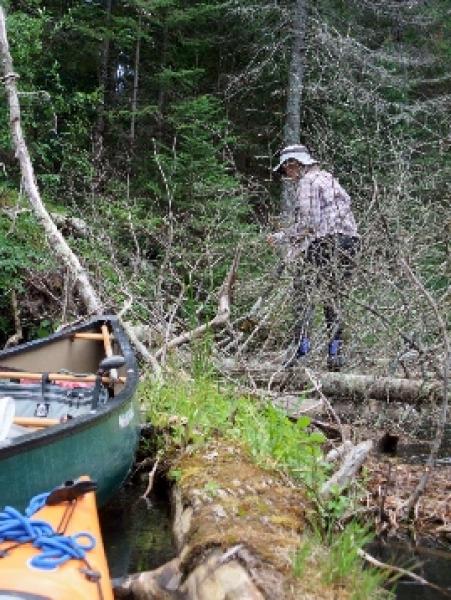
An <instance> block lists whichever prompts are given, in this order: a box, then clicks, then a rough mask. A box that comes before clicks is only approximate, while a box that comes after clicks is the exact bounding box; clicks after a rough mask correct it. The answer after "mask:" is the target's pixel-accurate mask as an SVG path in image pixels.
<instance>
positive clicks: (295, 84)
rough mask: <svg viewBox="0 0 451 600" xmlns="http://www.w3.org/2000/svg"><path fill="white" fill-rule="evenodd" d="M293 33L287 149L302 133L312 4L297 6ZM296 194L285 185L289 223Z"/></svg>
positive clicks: (285, 213) (284, 203)
mask: <svg viewBox="0 0 451 600" xmlns="http://www.w3.org/2000/svg"><path fill="white" fill-rule="evenodd" d="M293 5H294V6H293V8H294V15H293V32H292V40H293V45H292V50H291V60H290V72H289V74H288V88H287V104H286V117H285V125H284V130H283V143H284V146H289V145H290V144H299V141H300V129H301V109H302V91H303V87H304V71H305V34H306V30H307V15H308V0H295V1H294V2H293ZM293 199H294V194H293V190H292V189H291V187H290V185H289V182H288V181H284V182H283V184H282V215H283V217H284V218H285V219H288V220H289V219H290V218H291V217H292V216H293V210H294V206H293Z"/></svg>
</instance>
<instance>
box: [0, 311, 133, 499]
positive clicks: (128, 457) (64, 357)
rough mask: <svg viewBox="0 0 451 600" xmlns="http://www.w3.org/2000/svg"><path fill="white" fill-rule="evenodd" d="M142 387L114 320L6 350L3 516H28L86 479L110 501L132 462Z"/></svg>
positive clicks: (0, 395)
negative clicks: (10, 510)
mask: <svg viewBox="0 0 451 600" xmlns="http://www.w3.org/2000/svg"><path fill="white" fill-rule="evenodd" d="M111 355H113V356H111ZM105 357H107V358H106V360H105ZM108 357H109V358H108ZM121 357H122V358H121ZM137 382H138V368H137V364H136V360H135V357H134V354H133V351H132V349H131V346H130V343H129V340H128V338H127V337H126V335H125V333H124V331H123V330H122V328H121V327H120V325H119V323H118V320H117V318H116V317H114V316H110V315H105V316H101V317H96V318H93V319H90V320H88V321H85V322H83V323H81V324H77V325H76V326H71V327H68V328H66V329H64V330H62V331H60V332H58V333H55V334H53V335H51V336H49V337H47V338H45V339H41V340H37V341H33V342H30V343H26V344H22V345H20V346H16V347H15V348H12V349H9V350H5V351H3V352H0V420H1V419H2V410H1V409H2V408H3V409H5V406H7V407H8V409H11V408H13V411H14V421H12V422H11V426H10V432H9V433H8V434H5V433H4V432H3V434H2V439H1V440H0V510H1V508H2V507H3V506H5V505H10V506H14V507H16V508H18V509H19V510H23V509H24V507H25V506H26V505H27V504H28V501H29V500H30V498H31V497H32V496H34V495H36V494H39V493H41V492H46V491H49V490H51V489H52V488H54V487H56V486H58V485H61V484H62V483H63V482H65V481H69V480H74V479H77V478H78V477H80V476H81V475H89V477H91V479H93V480H95V481H97V484H98V492H97V499H98V502H99V504H103V503H105V501H106V500H108V498H109V497H110V496H111V495H112V494H114V492H115V491H116V490H117V489H118V488H119V487H120V485H121V484H122V483H123V481H124V480H125V478H126V476H127V474H128V472H129V470H130V468H131V466H132V464H133V460H134V455H135V450H136V445H137V442H138V437H139V413H138V408H137V406H135V404H134V394H135V391H136V386H137ZM10 412H11V411H9V413H10ZM5 414H6V413H5V410H3V418H4V421H5ZM8 418H9V419H10V420H11V419H12V415H11V414H9V417H8ZM0 425H1V423H0ZM3 429H5V428H3ZM7 429H8V428H7Z"/></svg>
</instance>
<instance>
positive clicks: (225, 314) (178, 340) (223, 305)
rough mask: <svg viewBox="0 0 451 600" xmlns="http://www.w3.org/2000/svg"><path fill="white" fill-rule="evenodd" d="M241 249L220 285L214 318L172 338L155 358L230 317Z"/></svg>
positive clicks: (221, 323)
mask: <svg viewBox="0 0 451 600" xmlns="http://www.w3.org/2000/svg"><path fill="white" fill-rule="evenodd" d="M240 252H241V249H240V248H237V250H236V253H235V257H234V259H233V263H232V266H231V267H230V270H229V273H228V275H227V277H226V278H225V280H224V283H223V284H222V288H221V291H220V294H219V302H218V310H217V313H216V316H215V317H213V319H211V321H209V322H208V323H204V324H203V325H200V326H199V327H196V328H195V329H192V330H190V331H185V332H184V333H182V334H180V335H178V336H177V337H175V338H172V340H170V341H169V342H167V343H166V344H165V345H164V346H163V347H162V348H160V349H159V350H157V352H156V353H155V358H160V357H161V356H162V355H163V354H164V352H165V351H166V350H169V349H170V348H174V347H176V346H180V345H181V344H184V343H186V342H190V341H191V340H193V339H195V338H197V337H199V336H200V335H201V334H202V333H204V332H205V331H207V330H208V329H210V328H215V327H218V326H220V325H224V324H225V323H226V322H227V320H228V318H229V316H230V296H231V294H232V290H233V286H234V283H235V277H236V271H237V269H238V263H239V260H240Z"/></svg>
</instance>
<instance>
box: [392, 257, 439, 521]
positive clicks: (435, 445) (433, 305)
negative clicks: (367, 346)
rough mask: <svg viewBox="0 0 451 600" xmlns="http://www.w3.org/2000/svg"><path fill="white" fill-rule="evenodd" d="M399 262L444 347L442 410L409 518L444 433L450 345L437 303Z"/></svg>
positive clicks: (409, 269)
mask: <svg viewBox="0 0 451 600" xmlns="http://www.w3.org/2000/svg"><path fill="white" fill-rule="evenodd" d="M400 262H401V264H402V266H403V267H404V269H405V271H406V273H407V275H408V276H409V277H410V279H411V280H412V282H413V283H414V285H415V286H416V287H417V288H418V289H419V290H420V292H421V293H422V294H423V295H424V296H425V297H426V300H427V301H428V303H429V305H430V307H431V308H432V311H433V312H434V314H435V317H436V319H437V323H438V325H439V327H440V330H441V332H442V335H443V345H444V347H445V358H444V364H443V402H442V408H441V411H440V415H439V418H438V422H437V430H436V433H435V438H434V442H433V444H432V447H431V452H430V454H429V457H428V459H427V461H426V465H425V468H424V473H423V475H422V476H421V479H420V481H419V483H418V485H417V487H416V488H415V490H414V491H413V492H412V494H411V495H410V497H409V499H408V501H407V513H408V515H409V516H411V515H412V513H413V511H414V508H415V505H416V503H417V502H418V500H419V498H420V496H422V494H423V493H424V490H425V489H426V486H427V484H428V481H429V478H430V476H431V471H432V469H433V468H434V466H435V460H436V458H437V454H438V451H439V450H440V446H441V445H442V440H443V434H444V431H445V423H446V417H447V414H448V375H449V362H450V355H451V352H450V345H449V339H448V333H447V326H446V323H445V321H444V319H443V317H442V315H441V314H440V311H439V309H438V306H437V303H436V302H435V300H434V298H433V297H432V296H431V294H430V293H429V292H428V290H427V289H426V288H425V287H424V285H423V284H422V283H421V281H420V280H419V279H418V277H417V276H416V275H415V273H414V272H413V271H412V269H411V268H410V266H409V265H408V263H407V261H406V260H405V259H404V258H401V260H400Z"/></svg>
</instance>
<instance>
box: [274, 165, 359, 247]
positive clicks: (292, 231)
mask: <svg viewBox="0 0 451 600" xmlns="http://www.w3.org/2000/svg"><path fill="white" fill-rule="evenodd" d="M337 233H341V234H343V235H349V236H352V237H357V236H358V233H357V225H356V222H355V219H354V215H353V214H352V210H351V198H350V197H349V194H348V193H347V192H346V191H345V190H344V189H343V188H342V187H341V185H340V184H339V182H338V180H337V179H335V178H334V177H333V175H331V174H330V173H328V172H327V171H322V170H320V169H319V167H313V168H311V169H309V171H308V172H307V173H306V174H305V175H304V176H303V177H302V178H301V179H300V180H299V183H298V186H297V189H296V202H295V211H294V223H293V224H291V225H289V226H288V227H286V228H285V229H283V230H282V231H279V232H278V233H276V234H274V235H273V236H272V237H273V239H274V241H275V242H276V243H281V244H284V243H289V244H291V245H292V246H294V247H296V250H297V251H302V250H305V249H306V248H307V247H308V245H309V244H310V243H311V242H312V241H313V240H316V239H319V238H323V237H325V236H328V235H334V234H337Z"/></svg>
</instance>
